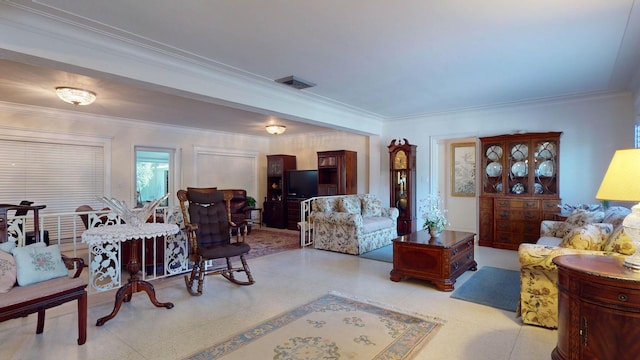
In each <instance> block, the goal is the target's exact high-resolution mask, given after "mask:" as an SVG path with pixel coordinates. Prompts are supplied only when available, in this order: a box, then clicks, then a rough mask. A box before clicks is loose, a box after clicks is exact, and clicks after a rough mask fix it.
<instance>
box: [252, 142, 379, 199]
mask: <svg viewBox="0 0 640 360" xmlns="http://www.w3.org/2000/svg"><path fill="white" fill-rule="evenodd" d="M371 141H373V142H375V141H377V137H373V138H372V139H370V138H369V137H368V136H365V135H358V134H353V133H348V132H344V131H327V132H326V133H319V134H309V135H306V136H279V137H276V138H272V141H271V143H270V144H269V151H270V154H286V155H295V156H296V163H297V168H298V170H311V169H317V168H318V157H317V152H318V151H330V150H351V151H355V152H357V153H358V155H357V159H358V160H357V161H358V193H367V192H369V191H370V188H369V174H370V168H372V167H373V168H375V169H376V172H375V174H376V175H377V174H379V173H380V170H379V160H378V156H375V157H374V159H375V161H373V164H371V163H372V161H371V156H370V152H369V151H370V148H369V143H370V142H371ZM385 159H387V157H385ZM264 166H266V164H265V165H264ZM387 193H388V192H387ZM388 197H389V196H388V195H387V196H386V201H387V202H388V201H389V199H388ZM381 200H383V202H384V200H385V197H382V198H381Z"/></svg>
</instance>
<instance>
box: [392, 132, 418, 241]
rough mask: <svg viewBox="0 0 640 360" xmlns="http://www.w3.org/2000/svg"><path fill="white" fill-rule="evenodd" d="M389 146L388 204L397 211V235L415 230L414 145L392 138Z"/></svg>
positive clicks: (416, 225) (404, 140)
mask: <svg viewBox="0 0 640 360" xmlns="http://www.w3.org/2000/svg"><path fill="white" fill-rule="evenodd" d="M388 148H389V171H390V181H389V185H390V192H389V196H390V204H391V206H395V207H396V208H397V209H398V211H399V213H400V214H399V216H398V235H405V234H409V233H412V232H416V231H417V227H418V221H417V219H416V208H417V205H418V204H416V148H417V146H416V145H411V144H409V140H407V139H403V140H401V141H400V140H396V139H394V140H392V141H391V143H390V144H389V146H388Z"/></svg>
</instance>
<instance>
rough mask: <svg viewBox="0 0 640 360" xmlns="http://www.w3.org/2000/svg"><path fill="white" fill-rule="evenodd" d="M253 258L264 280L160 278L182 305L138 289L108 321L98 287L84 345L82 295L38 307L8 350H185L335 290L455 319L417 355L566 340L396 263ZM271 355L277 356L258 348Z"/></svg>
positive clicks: (512, 255) (85, 353)
mask: <svg viewBox="0 0 640 360" xmlns="http://www.w3.org/2000/svg"><path fill="white" fill-rule="evenodd" d="M476 260H477V262H478V267H482V266H484V265H489V266H496V267H503V268H509V269H514V270H517V269H518V259H517V252H515V251H509V250H499V249H492V248H486V247H476ZM249 265H250V266H251V269H252V272H253V274H254V277H255V279H256V284H255V285H253V286H248V287H239V286H236V285H233V284H231V283H230V282H228V281H226V280H225V279H223V278H222V277H221V276H209V277H207V278H206V279H207V280H206V284H205V288H204V292H205V294H204V295H203V296H200V297H192V296H190V295H189V294H188V293H187V291H186V290H185V286H184V282H183V280H182V278H181V277H175V278H169V279H163V280H158V281H155V282H154V284H155V287H156V291H157V295H158V300H159V301H161V302H165V301H171V302H173V303H174V304H175V307H174V308H173V309H170V310H167V309H164V308H156V307H154V306H153V305H152V304H151V303H150V302H149V300H148V298H147V296H146V295H145V294H144V293H138V294H135V295H134V296H133V299H132V301H131V302H130V303H128V304H127V303H125V304H123V306H122V308H121V309H120V312H119V314H118V315H117V316H116V317H115V318H114V319H112V320H110V321H109V322H107V323H106V324H105V325H104V326H102V327H96V326H95V322H96V320H97V319H98V318H100V317H103V316H105V315H107V314H108V313H109V312H111V310H112V308H113V300H114V295H115V292H114V291H109V292H105V293H101V294H94V295H90V297H89V315H88V316H89V320H88V322H89V323H88V332H87V343H86V344H85V345H83V346H78V345H76V339H77V325H76V324H77V317H76V313H75V302H74V303H72V304H65V305H62V306H59V307H57V308H54V309H51V310H49V311H48V312H47V317H46V321H45V330H44V333H43V334H41V335H35V328H36V324H35V322H36V316H35V315H30V316H29V317H26V318H21V319H16V320H10V321H5V322H2V323H0V344H1V345H0V359H92V360H100V359H181V358H183V357H185V356H187V355H190V354H192V353H193V352H195V351H198V350H199V349H202V348H204V347H206V346H207V345H212V344H214V343H216V342H218V341H221V340H223V339H225V338H227V337H228V336H230V335H232V334H235V333H237V332H239V331H241V330H243V329H245V328H247V327H249V326H251V325H253V324H256V323H258V322H260V321H263V320H266V319H268V318H271V317H273V316H275V315H277V314H280V313H282V312H284V311H286V310H288V309H291V308H293V307H295V306H297V305H300V304H303V303H306V302H308V301H310V300H313V299H314V298H316V297H319V296H320V295H323V294H325V293H327V292H329V291H332V290H335V291H339V292H342V293H345V294H350V295H354V296H358V297H361V298H365V299H370V300H375V301H378V302H382V303H386V304H389V305H393V306H396V307H398V308H402V309H406V310H410V311H416V312H419V313H423V314H426V315H433V316H437V317H440V318H442V319H444V320H446V324H445V326H444V327H442V328H441V330H440V331H439V332H438V334H437V335H436V336H435V337H433V338H432V340H431V341H430V342H429V343H428V345H427V346H425V348H424V349H423V350H422V351H421V353H420V354H418V356H417V359H431V360H434V359H443V360H444V359H447V360H450V359H474V360H478V359H491V360H502V359H504V360H507V359H518V360H524V359H532V360H533V359H549V358H550V354H551V351H552V350H553V348H554V346H555V343H556V338H557V332H556V331H554V330H547V329H543V328H539V327H535V326H523V325H522V324H521V322H520V319H518V318H515V316H514V314H513V313H511V312H508V311H504V310H499V309H494V308H491V307H487V306H483V305H478V304H474V303H470V302H466V301H462V300H457V299H451V298H449V296H450V294H451V293H445V292H440V291H437V290H436V289H435V288H434V287H433V286H431V285H430V284H429V283H428V282H423V281H418V280H405V281H402V282H399V283H395V282H392V281H390V280H389V271H390V270H391V268H392V264H389V263H385V262H380V261H376V260H368V259H360V258H359V257H357V256H352V255H344V254H338V253H333V252H328V251H323V250H314V249H309V248H307V249H300V250H292V251H288V252H284V253H279V254H273V255H268V256H265V257H261V258H257V259H253V260H251V261H250V263H249ZM472 274H473V273H472V272H470V271H468V272H466V273H465V274H464V275H462V276H461V277H460V278H459V279H458V282H457V283H456V285H460V284H461V283H463V282H464V281H466V280H467V279H468V278H469V277H470V276H471V275H472ZM261 358H270V356H269V355H267V354H256V357H255V359H261Z"/></svg>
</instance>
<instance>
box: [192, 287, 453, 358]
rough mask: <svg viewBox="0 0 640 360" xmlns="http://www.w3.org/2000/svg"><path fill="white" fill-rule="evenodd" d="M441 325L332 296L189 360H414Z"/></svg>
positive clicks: (256, 327)
mask: <svg viewBox="0 0 640 360" xmlns="http://www.w3.org/2000/svg"><path fill="white" fill-rule="evenodd" d="M442 324H443V321H442V320H439V319H436V318H431V317H424V316H419V315H416V314H407V313H403V312H400V311H398V310H395V309H389V308H388V307H386V306H384V305H380V304H373V303H370V302H362V301H361V300H356V299H352V298H350V297H347V296H345V295H340V294H337V293H330V294H327V295H325V296H322V297H320V298H319V299H317V300H314V301H312V302H310V303H308V304H306V305H302V306H300V307H297V308H295V309H293V310H291V311H288V312H286V313H284V314H282V315H279V316H277V317H275V318H273V319H271V320H267V321H265V322H263V323H261V324H258V325H256V326H254V327H252V328H250V329H248V330H246V331H244V332H242V333H240V334H238V335H235V336H233V337H231V338H229V339H227V340H225V341H223V342H221V343H219V344H216V345H213V346H211V347H209V348H206V349H204V350H202V351H199V352H197V353H195V354H193V355H191V356H190V357H188V358H187V359H225V360H230V359H257V358H262V359H266V358H269V359H271V358H273V359H307V360H311V359H410V358H412V357H413V356H414V355H415V353H416V352H417V350H419V349H420V348H421V347H422V346H424V345H425V344H426V343H427V341H428V340H429V339H430V338H431V337H432V336H433V335H435V333H436V332H437V330H438V329H439V328H440V327H441V326H442Z"/></svg>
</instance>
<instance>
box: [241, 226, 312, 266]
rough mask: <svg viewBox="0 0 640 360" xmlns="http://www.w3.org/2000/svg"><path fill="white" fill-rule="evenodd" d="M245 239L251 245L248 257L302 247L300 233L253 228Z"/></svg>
mask: <svg viewBox="0 0 640 360" xmlns="http://www.w3.org/2000/svg"><path fill="white" fill-rule="evenodd" d="M245 241H246V242H247V243H248V244H249V245H250V246H251V251H249V254H247V256H246V258H247V259H255V258H257V257H260V256H265V255H270V254H275V253H279V252H283V251H287V250H293V249H299V248H300V234H299V233H297V232H286V231H277V230H267V229H255V228H254V229H251V234H249V235H247V237H246V238H245Z"/></svg>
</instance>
